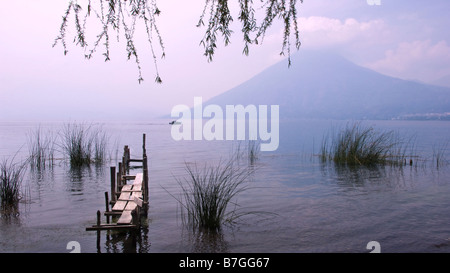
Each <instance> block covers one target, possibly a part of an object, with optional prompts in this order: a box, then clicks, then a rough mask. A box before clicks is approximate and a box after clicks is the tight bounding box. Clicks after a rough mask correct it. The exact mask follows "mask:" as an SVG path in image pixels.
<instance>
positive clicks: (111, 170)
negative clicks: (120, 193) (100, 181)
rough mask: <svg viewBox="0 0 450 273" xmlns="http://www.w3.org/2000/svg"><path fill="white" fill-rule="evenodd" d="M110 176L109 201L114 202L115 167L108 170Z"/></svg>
mask: <svg viewBox="0 0 450 273" xmlns="http://www.w3.org/2000/svg"><path fill="white" fill-rule="evenodd" d="M110 175H111V201H113V202H115V201H116V199H117V198H116V167H114V166H113V167H111V168H110Z"/></svg>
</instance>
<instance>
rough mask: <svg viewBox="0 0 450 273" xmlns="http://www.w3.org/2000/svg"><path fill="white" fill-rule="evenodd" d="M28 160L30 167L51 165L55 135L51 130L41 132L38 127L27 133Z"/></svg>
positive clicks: (54, 149)
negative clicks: (44, 132)
mask: <svg viewBox="0 0 450 273" xmlns="http://www.w3.org/2000/svg"><path fill="white" fill-rule="evenodd" d="M27 144H28V151H29V162H30V164H31V167H32V168H37V169H45V167H46V166H48V167H51V166H53V163H54V159H55V151H56V137H55V135H54V134H53V133H52V132H50V131H49V132H47V133H46V134H45V135H44V134H43V133H42V131H41V128H40V127H38V128H37V129H36V130H35V131H34V132H31V134H29V135H28V143H27Z"/></svg>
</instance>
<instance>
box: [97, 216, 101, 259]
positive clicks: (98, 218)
mask: <svg viewBox="0 0 450 273" xmlns="http://www.w3.org/2000/svg"><path fill="white" fill-rule="evenodd" d="M100 214H101V213H100V211H99V210H97V227H100ZM97 252H98V253H100V228H99V229H98V230H97Z"/></svg>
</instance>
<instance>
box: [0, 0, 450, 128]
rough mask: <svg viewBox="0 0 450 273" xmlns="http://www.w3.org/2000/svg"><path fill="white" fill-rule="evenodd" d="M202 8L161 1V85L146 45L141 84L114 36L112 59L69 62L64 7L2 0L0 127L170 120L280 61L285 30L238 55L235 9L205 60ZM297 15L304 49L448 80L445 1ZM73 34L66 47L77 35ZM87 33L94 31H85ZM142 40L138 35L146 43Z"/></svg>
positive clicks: (52, 0) (326, 1)
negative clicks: (60, 39)
mask: <svg viewBox="0 0 450 273" xmlns="http://www.w3.org/2000/svg"><path fill="white" fill-rule="evenodd" d="M231 1H232V0H231ZM204 2H205V1H204V0H198V1H186V0H164V1H163V0H159V1H157V4H158V7H159V9H160V10H161V14H160V16H159V17H158V22H157V23H158V26H159V30H160V33H161V35H162V38H163V41H164V45H165V49H166V50H165V51H166V58H165V59H162V60H159V61H158V67H159V72H160V76H161V78H162V80H163V84H161V85H159V84H156V83H155V82H154V77H155V70H154V66H153V61H152V58H151V53H150V51H149V50H148V48H145V47H140V48H138V50H139V52H138V53H140V58H141V61H142V73H143V77H144V79H145V80H144V82H143V83H141V84H139V83H138V81H137V78H138V71H137V69H136V65H135V63H134V61H133V60H131V61H127V60H126V52H125V47H124V44H123V38H122V40H121V42H120V43H117V42H116V41H115V39H112V41H111V61H109V62H106V63H105V62H104V58H103V56H102V55H101V53H103V48H99V50H98V52H97V55H95V56H94V58H93V59H91V60H89V61H88V60H85V59H84V56H83V51H82V50H80V49H79V48H77V47H75V45H74V44H72V43H69V44H68V48H69V53H68V54H67V55H66V56H64V54H63V48H62V47H61V46H60V45H58V46H56V47H55V48H52V44H53V41H54V39H55V38H56V37H57V35H58V30H59V27H60V24H61V21H62V20H61V18H62V15H63V14H64V11H65V9H66V8H67V3H68V1H61V0H58V1H57V0H21V1H3V3H2V7H1V9H0V34H1V35H0V102H1V103H0V120H2V121H15V120H33V121H35V120H42V121H44V120H97V119H101V120H102V119H104V120H117V119H141V120H142V119H147V118H152V117H154V116H158V115H163V114H167V113H170V110H171V109H172V107H173V106H175V105H176V104H188V105H192V104H193V97H194V96H202V97H203V101H206V100H207V99H209V98H211V97H213V96H215V95H217V94H220V93H222V92H225V91H227V90H228V89H230V88H233V87H234V86H236V85H238V84H240V83H242V82H244V81H246V80H248V79H249V78H250V77H252V76H253V75H255V74H257V73H258V72H260V71H262V70H263V69H265V68H267V67H268V66H270V65H272V64H274V63H276V62H279V61H281V60H282V57H280V56H279V52H280V49H281V43H282V32H283V29H282V25H280V24H276V25H274V26H273V28H272V29H270V30H269V32H268V33H267V35H266V38H265V40H264V42H263V43H262V44H261V45H258V46H253V47H251V48H250V56H243V55H242V49H243V43H242V35H241V34H240V32H239V29H240V24H239V22H238V20H237V17H238V15H237V10H236V9H235V8H234V5H233V6H232V10H231V12H232V15H233V17H234V19H235V23H234V24H233V28H234V29H235V32H234V34H233V36H232V39H231V45H230V46H228V47H224V45H223V44H222V43H219V48H218V50H217V52H216V55H215V58H214V61H213V62H212V63H208V62H207V60H206V58H205V57H204V56H203V47H202V46H200V45H199V42H200V40H201V39H202V37H203V33H204V30H205V29H204V28H203V29H202V28H196V24H197V22H198V19H199V16H200V14H201V12H202V8H203V4H204ZM232 2H233V1H232ZM236 2H237V1H236ZM258 2H259V1H255V3H258ZM80 3H81V2H80ZM298 10H299V14H298V16H299V18H298V22H299V26H300V35H301V42H302V46H301V49H300V51H301V50H306V49H323V50H329V51H334V52H337V53H340V54H342V55H343V56H345V57H347V58H348V59H350V60H351V61H353V62H355V63H357V64H359V65H363V66H365V67H368V68H371V69H374V70H376V71H379V72H381V73H383V74H387V75H391V76H395V77H399V78H402V79H410V80H416V81H422V82H427V83H434V82H437V81H440V80H441V79H444V78H446V77H448V78H450V31H449V30H448V27H449V26H450V18H449V16H448V14H449V12H450V1H448V0H433V1H419V0H381V5H379V6H372V5H368V4H367V1H366V0H340V1H335V0H304V1H303V4H298ZM70 26H72V27H73V24H72V25H70ZM71 30H72V31H71V32H68V33H67V41H68V42H71V40H72V39H73V37H74V35H75V32H74V31H73V28H72V29H71ZM87 34H88V35H90V36H95V35H96V34H97V33H94V32H92V33H90V32H89V29H88V33H87ZM144 34H145V33H142V35H143V36H142V37H137V38H139V39H145V35H144ZM112 36H114V35H112ZM144 45H145V44H144ZM157 54H158V56H159V51H157ZM294 65H295V64H294ZM286 69H287V66H286Z"/></svg>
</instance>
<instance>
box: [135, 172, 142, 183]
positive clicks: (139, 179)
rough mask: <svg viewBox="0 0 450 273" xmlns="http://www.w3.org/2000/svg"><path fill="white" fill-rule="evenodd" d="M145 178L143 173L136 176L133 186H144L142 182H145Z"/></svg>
mask: <svg viewBox="0 0 450 273" xmlns="http://www.w3.org/2000/svg"><path fill="white" fill-rule="evenodd" d="M143 177H144V176H143V173H138V174H136V177H135V179H134V182H133V184H142V181H143V180H144V179H143Z"/></svg>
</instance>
